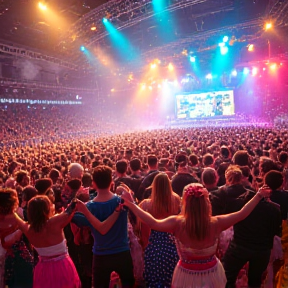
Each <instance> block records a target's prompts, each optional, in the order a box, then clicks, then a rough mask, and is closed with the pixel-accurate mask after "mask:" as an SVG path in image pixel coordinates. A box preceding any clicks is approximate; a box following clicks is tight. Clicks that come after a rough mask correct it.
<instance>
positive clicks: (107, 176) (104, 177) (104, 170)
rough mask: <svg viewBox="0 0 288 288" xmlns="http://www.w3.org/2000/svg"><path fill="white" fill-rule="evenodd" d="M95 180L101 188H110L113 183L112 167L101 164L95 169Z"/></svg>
mask: <svg viewBox="0 0 288 288" xmlns="http://www.w3.org/2000/svg"><path fill="white" fill-rule="evenodd" d="M92 176H93V181H94V183H95V184H96V186H97V188H99V189H108V188H109V187H110V185H111V183H112V169H111V168H110V167H109V166H105V165H99V166H97V167H96V168H95V169H94V171H93V175H92Z"/></svg>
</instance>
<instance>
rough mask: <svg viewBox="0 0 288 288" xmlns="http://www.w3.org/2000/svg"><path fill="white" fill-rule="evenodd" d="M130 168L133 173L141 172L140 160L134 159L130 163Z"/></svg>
mask: <svg viewBox="0 0 288 288" xmlns="http://www.w3.org/2000/svg"><path fill="white" fill-rule="evenodd" d="M129 165H130V168H131V170H132V171H133V172H136V171H138V170H140V168H141V161H140V160H139V159H138V158H135V159H132V160H131V161H130V163H129Z"/></svg>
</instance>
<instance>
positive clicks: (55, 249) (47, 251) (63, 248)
mask: <svg viewBox="0 0 288 288" xmlns="http://www.w3.org/2000/svg"><path fill="white" fill-rule="evenodd" d="M34 248H35V250H36V251H37V252H38V254H39V256H42V257H51V256H57V255H61V254H66V253H68V249H67V245H66V240H65V239H64V240H63V241H62V242H60V243H59V244H56V245H53V246H48V247H42V248H37V247H34Z"/></svg>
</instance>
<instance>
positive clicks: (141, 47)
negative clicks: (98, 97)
mask: <svg viewBox="0 0 288 288" xmlns="http://www.w3.org/2000/svg"><path fill="white" fill-rule="evenodd" d="M158 1H162V0H158ZM44 2H45V4H47V5H48V6H49V7H50V8H51V9H52V10H53V11H54V12H55V14H56V15H57V17H58V19H63V21H62V22H61V21H59V23H52V22H51V21H50V22H49V20H51V19H49V17H48V19H47V15H45V13H41V11H39V9H38V7H37V3H38V2H37V1H34V0H2V1H0V39H1V40H0V41H2V42H6V43H16V44H15V45H18V44H19V45H24V46H26V47H29V48H32V49H37V50H38V51H39V50H40V51H41V52H42V53H45V54H48V55H54V56H55V57H58V58H61V59H66V60H67V61H71V62H73V63H77V65H81V66H86V67H87V66H90V67H92V68H93V65H94V64H95V65H96V66H97V67H98V68H97V69H98V70H99V71H100V70H101V68H99V67H100V66H101V63H100V62H99V61H98V62H99V63H98V62H97V61H96V62H97V63H96V62H93V65H91V61H89V59H87V57H86V56H87V55H84V54H83V53H82V52H81V51H80V47H81V46H85V47H86V48H87V49H89V51H93V53H94V51H97V49H101V51H105V55H108V56H109V57H111V58H113V61H115V62H117V63H118V65H119V66H120V65H125V66H129V67H134V68H133V69H136V68H135V67H141V66H142V65H143V64H144V63H147V62H149V61H150V60H151V59H153V58H155V57H157V55H161V57H162V58H165V59H166V60H164V61H166V62H169V61H170V60H171V59H174V62H177V61H178V65H179V66H181V65H182V60H181V55H183V54H185V53H191V51H193V53H202V54H203V55H204V56H203V58H202V61H209V57H210V58H211V53H210V52H211V51H213V47H215V44H216V43H217V41H218V42H219V39H220V38H219V37H221V36H223V35H229V37H230V39H231V38H232V39H234V40H233V41H234V42H232V44H231V45H234V44H235V45H237V43H242V44H241V45H242V46H243V45H247V44H249V41H253V40H255V39H260V38H261V37H262V32H263V25H264V23H265V21H267V20H271V19H272V20H273V21H274V25H275V26H277V27H279V28H281V29H282V30H283V31H284V32H283V33H286V34H285V35H287V30H288V29H286V27H288V26H287V25H288V24H287V23H288V1H286V0H167V1H166V2H167V6H166V7H165V9H164V10H163V11H161V12H160V13H159V12H157V11H155V9H153V5H152V1H151V0H113V1H96V0H85V1H84V0H61V1H57V0H50V1H49V0H47V1H44ZM167 13H169V15H170V17H169V18H165V16H167ZM104 17H105V18H107V19H109V21H110V22H111V23H112V24H113V26H114V27H115V28H116V29H118V30H119V31H120V32H121V33H123V35H125V37H126V38H127V39H129V42H130V44H131V46H133V47H134V48H133V49H134V50H135V52H136V53H137V55H139V57H137V60H135V59H134V60H133V61H123V59H122V61H121V59H120V58H119V57H118V55H117V53H115V47H114V46H113V45H112V44H111V41H110V39H109V35H108V33H107V30H106V29H105V27H104V25H103V23H102V20H103V18H104ZM60 22H61V24H60ZM53 24H54V25H53ZM55 24H57V25H55ZM92 27H95V28H93V29H91V28H92ZM216 45H217V44H216ZM241 45H239V46H241ZM284 46H285V45H284ZM240 48H241V47H240ZM123 62H124V63H123ZM87 64H88V65H87ZM93 69H94V68H93ZM129 69H130V68H129ZM131 69H132V68H131Z"/></svg>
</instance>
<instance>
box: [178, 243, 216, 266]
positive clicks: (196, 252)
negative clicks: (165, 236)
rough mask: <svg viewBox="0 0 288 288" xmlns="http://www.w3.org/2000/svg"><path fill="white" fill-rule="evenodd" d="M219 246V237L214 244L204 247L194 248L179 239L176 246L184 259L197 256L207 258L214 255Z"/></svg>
mask: <svg viewBox="0 0 288 288" xmlns="http://www.w3.org/2000/svg"><path fill="white" fill-rule="evenodd" d="M217 246H218V239H216V240H215V243H214V245H212V246H210V247H207V248H204V249H193V248H191V247H187V246H185V245H184V244H182V243H181V241H179V240H178V239H176V247H177V251H178V255H179V257H180V259H181V260H182V261H190V260H191V259H195V258H200V259H201V258H207V257H211V256H214V255H215V253H216V250H217Z"/></svg>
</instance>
